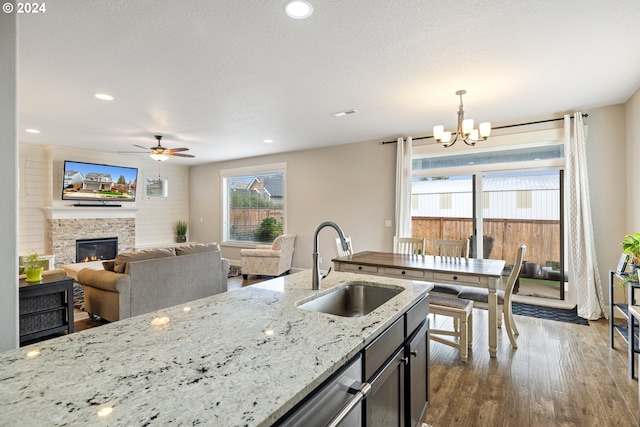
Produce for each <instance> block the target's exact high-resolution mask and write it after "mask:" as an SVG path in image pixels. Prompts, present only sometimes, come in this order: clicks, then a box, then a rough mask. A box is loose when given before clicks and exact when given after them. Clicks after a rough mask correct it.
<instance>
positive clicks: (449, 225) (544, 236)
mask: <svg viewBox="0 0 640 427" xmlns="http://www.w3.org/2000/svg"><path fill="white" fill-rule="evenodd" d="M412 227H413V237H418V238H423V237H425V238H426V239H427V250H426V252H427V254H431V253H432V251H433V249H432V248H433V241H434V240H436V239H469V238H471V235H472V231H473V223H472V220H471V218H443V217H439V218H434V217H413V218H412ZM483 232H484V236H485V238H484V242H483V245H484V246H485V248H484V257H485V258H490V259H503V260H506V261H507V264H509V263H510V262H513V261H512V260H513V259H515V256H516V251H517V249H518V244H519V243H524V244H525V245H527V254H526V256H525V259H526V260H527V261H530V262H535V263H536V264H540V265H542V266H545V265H547V261H555V262H558V261H560V222H559V221H553V220H519V219H484V222H483ZM489 251H490V252H489ZM488 252H489V253H488Z"/></svg>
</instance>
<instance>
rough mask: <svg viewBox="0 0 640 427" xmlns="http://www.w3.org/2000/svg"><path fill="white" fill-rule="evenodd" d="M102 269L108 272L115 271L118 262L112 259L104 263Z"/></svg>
mask: <svg viewBox="0 0 640 427" xmlns="http://www.w3.org/2000/svg"><path fill="white" fill-rule="evenodd" d="M102 268H104V269H105V270H107V271H114V270H115V268H116V260H114V259H112V260H110V261H102Z"/></svg>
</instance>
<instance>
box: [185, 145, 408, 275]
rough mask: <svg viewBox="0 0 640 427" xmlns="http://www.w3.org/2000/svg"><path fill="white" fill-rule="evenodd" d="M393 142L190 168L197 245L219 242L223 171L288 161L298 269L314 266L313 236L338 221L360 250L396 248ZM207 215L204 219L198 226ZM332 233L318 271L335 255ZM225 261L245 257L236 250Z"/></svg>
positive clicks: (324, 241)
mask: <svg viewBox="0 0 640 427" xmlns="http://www.w3.org/2000/svg"><path fill="white" fill-rule="evenodd" d="M395 150H396V146H395V144H388V145H382V144H381V143H380V142H379V141H377V142H361V143H355V144H347V145H339V146H333V147H329V148H323V149H318V150H306V151H297V152H291V153H284V154H278V155H271V156H264V157H254V158H248V159H242V160H234V161H228V162H220V163H213V164H207V165H201V166H193V167H191V170H190V182H191V183H192V185H191V187H190V197H189V200H190V212H191V217H190V221H191V223H192V224H193V226H192V231H193V233H194V234H193V236H194V237H195V238H196V239H197V240H199V241H216V242H220V241H222V227H221V223H222V210H221V206H220V200H221V179H220V170H223V169H231V168H236V167H246V166H254V165H264V164H271V163H280V162H286V163H287V201H288V202H287V218H286V221H287V230H286V231H287V232H289V233H295V234H297V236H298V237H297V239H296V249H295V254H294V260H293V265H294V267H296V268H311V264H312V262H311V254H312V252H313V234H314V232H315V229H316V227H317V226H318V225H319V224H320V223H322V222H323V221H334V222H336V223H337V224H338V225H339V226H340V227H342V229H343V230H344V232H345V233H347V234H349V235H351V237H352V238H353V241H354V246H355V249H356V250H364V249H369V250H391V246H392V241H393V234H394V228H393V227H385V220H391V221H393V220H394V210H395V208H394V193H395V184H394V182H395V178H394V173H395V172H394V171H395V157H396V154H395ZM200 218H202V222H200ZM335 237H337V234H336V232H335V231H334V230H333V229H324V230H323V231H322V232H321V233H320V248H319V249H320V256H321V257H322V259H323V263H322V266H321V269H327V268H328V267H329V266H330V265H331V258H333V257H335V243H334V239H335ZM223 256H225V257H227V258H229V259H231V260H239V259H240V249H239V248H238V247H231V246H224V247H223Z"/></svg>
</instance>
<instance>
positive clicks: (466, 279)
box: [433, 273, 480, 285]
mask: <svg viewBox="0 0 640 427" xmlns="http://www.w3.org/2000/svg"><path fill="white" fill-rule="evenodd" d="M433 281H434V282H441V281H442V282H447V283H468V284H470V285H479V284H480V278H479V277H478V276H465V275H463V274H451V273H433Z"/></svg>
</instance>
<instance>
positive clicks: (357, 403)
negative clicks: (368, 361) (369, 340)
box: [275, 355, 371, 427]
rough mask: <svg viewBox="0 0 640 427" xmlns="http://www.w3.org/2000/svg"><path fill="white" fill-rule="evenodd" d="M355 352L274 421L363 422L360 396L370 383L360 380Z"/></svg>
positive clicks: (346, 426)
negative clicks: (303, 398)
mask: <svg viewBox="0 0 640 427" xmlns="http://www.w3.org/2000/svg"><path fill="white" fill-rule="evenodd" d="M361 379H362V356H361V355H358V356H356V357H355V358H354V359H353V360H351V361H350V362H349V363H348V364H347V365H345V366H343V367H342V368H341V369H340V370H339V371H338V372H336V373H335V374H333V376H332V377H331V378H329V379H328V380H327V381H325V382H324V383H323V384H322V385H321V386H320V387H318V388H317V389H316V390H315V391H314V392H313V393H312V394H311V395H310V396H309V397H307V398H306V399H305V400H304V401H303V402H302V403H301V404H299V405H298V406H297V407H296V408H294V409H293V410H292V411H291V412H290V413H289V414H287V415H286V416H285V417H283V419H281V420H280V421H278V422H277V423H276V424H275V425H276V426H282V427H291V426H305V427H316V426H318V427H320V426H322V427H325V426H340V427H356V426H358V427H359V426H361V425H362V400H363V399H364V398H365V397H366V395H367V394H368V392H369V390H370V389H371V386H370V385H369V384H367V383H362V382H361V381H360V380H361Z"/></svg>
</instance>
